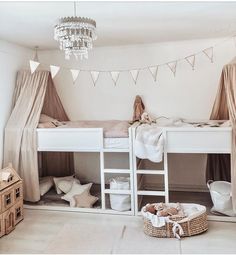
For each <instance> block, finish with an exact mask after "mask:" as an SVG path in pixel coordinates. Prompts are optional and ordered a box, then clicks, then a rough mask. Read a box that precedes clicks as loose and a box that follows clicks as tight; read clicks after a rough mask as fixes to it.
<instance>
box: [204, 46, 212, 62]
mask: <svg viewBox="0 0 236 255" xmlns="http://www.w3.org/2000/svg"><path fill="white" fill-rule="evenodd" d="M202 52H203V53H204V54H205V55H206V56H207V57H208V58H209V59H210V60H211V63H213V47H210V48H207V49H205V50H203V51H202Z"/></svg>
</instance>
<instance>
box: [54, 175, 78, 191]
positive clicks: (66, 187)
mask: <svg viewBox="0 0 236 255" xmlns="http://www.w3.org/2000/svg"><path fill="white" fill-rule="evenodd" d="M74 181H76V182H77V183H80V181H79V180H77V179H75V178H74V180H70V181H67V180H62V181H59V182H58V185H57V187H58V188H59V189H60V190H61V191H62V192H64V193H68V192H69V191H70V190H71V188H72V185H73V182H74Z"/></svg>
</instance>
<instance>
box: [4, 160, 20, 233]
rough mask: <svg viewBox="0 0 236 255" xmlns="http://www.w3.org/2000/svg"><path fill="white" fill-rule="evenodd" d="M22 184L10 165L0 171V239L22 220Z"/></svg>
mask: <svg viewBox="0 0 236 255" xmlns="http://www.w3.org/2000/svg"><path fill="white" fill-rule="evenodd" d="M6 176H7V178H6ZM22 184H23V183H22V179H21V178H20V176H19V175H18V174H17V172H16V171H15V170H14V169H13V168H12V166H11V165H9V166H8V167H6V168H4V169H1V170H0V237H1V236H3V235H7V234H9V233H10V232H11V231H12V230H13V229H14V228H15V226H16V224H18V223H19V222H20V221H21V220H23V217H24V215H23V185H22Z"/></svg>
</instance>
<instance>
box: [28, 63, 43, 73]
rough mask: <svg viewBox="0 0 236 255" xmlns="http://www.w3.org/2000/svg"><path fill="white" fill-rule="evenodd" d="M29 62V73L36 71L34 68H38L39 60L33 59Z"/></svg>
mask: <svg viewBox="0 0 236 255" xmlns="http://www.w3.org/2000/svg"><path fill="white" fill-rule="evenodd" d="M29 64H30V71H31V74H33V73H34V72H35V71H36V69H37V68H38V66H39V65H40V63H39V62H37V61H33V60H30V61H29Z"/></svg>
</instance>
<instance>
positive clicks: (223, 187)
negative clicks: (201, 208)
mask: <svg viewBox="0 0 236 255" xmlns="http://www.w3.org/2000/svg"><path fill="white" fill-rule="evenodd" d="M207 187H208V189H209V191H210V194H211V199H212V202H213V205H214V206H213V208H212V209H211V210H212V212H214V211H216V212H220V213H223V214H225V215H229V216H236V214H235V213H234V211H233V204H232V194H231V183H230V182H226V181H215V182H213V181H211V180H210V181H208V182H207Z"/></svg>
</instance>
